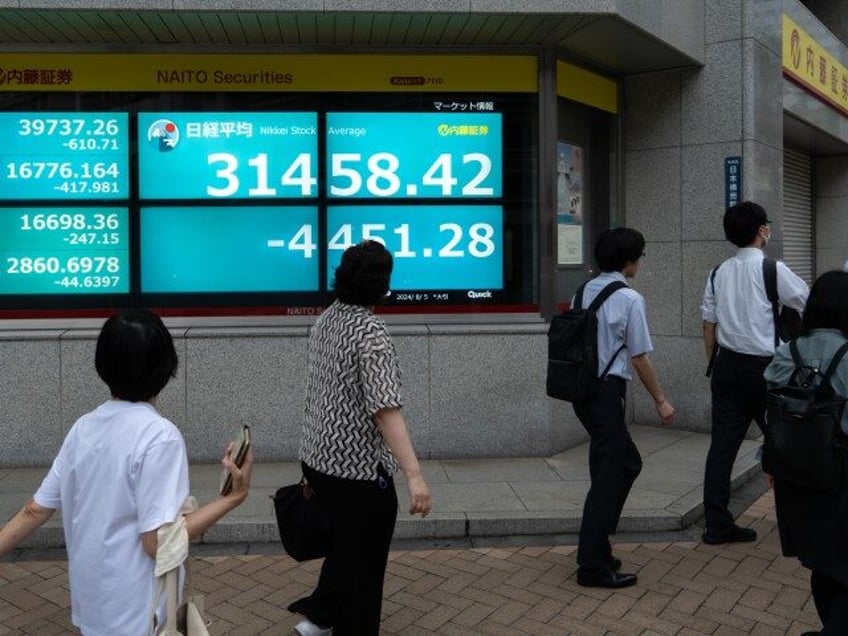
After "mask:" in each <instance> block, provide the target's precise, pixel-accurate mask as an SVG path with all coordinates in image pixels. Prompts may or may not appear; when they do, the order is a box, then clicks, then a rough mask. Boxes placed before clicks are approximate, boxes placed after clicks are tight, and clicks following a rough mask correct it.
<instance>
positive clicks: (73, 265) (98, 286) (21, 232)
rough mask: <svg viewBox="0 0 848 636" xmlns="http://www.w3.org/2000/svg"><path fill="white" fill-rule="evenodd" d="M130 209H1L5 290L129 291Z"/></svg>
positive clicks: (0, 285)
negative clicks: (128, 233)
mask: <svg viewBox="0 0 848 636" xmlns="http://www.w3.org/2000/svg"><path fill="white" fill-rule="evenodd" d="M128 254H129V251H128V240H127V208H118V207H115V208H112V207H109V208H106V207H91V208H89V207H86V208H82V207H66V208H27V207H10V208H0V257H2V268H0V294H116V293H126V292H128V291H129V286H130V285H129V257H128Z"/></svg>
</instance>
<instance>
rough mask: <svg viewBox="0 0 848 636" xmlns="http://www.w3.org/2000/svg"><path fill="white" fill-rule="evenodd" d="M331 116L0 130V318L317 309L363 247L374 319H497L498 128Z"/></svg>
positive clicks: (441, 120)
mask: <svg viewBox="0 0 848 636" xmlns="http://www.w3.org/2000/svg"><path fill="white" fill-rule="evenodd" d="M331 106H332V104H329V105H328V106H325V107H323V108H318V109H314V110H312V109H300V110H291V111H257V110H249V109H242V110H238V109H232V110H225V111H224V110H222V111H203V110H198V109H195V110H186V111H180V110H164V109H159V108H157V109H148V110H143V109H141V110H139V111H133V110H132V109H127V112H64V111H63V112H49V113H45V112H42V113H37V112H4V113H0V130H2V132H3V133H4V138H5V139H6V143H5V144H4V145H2V146H0V164H2V169H0V254H2V259H3V261H2V262H3V268H2V272H0V302H2V303H3V306H4V307H15V306H38V303H37V302H36V303H35V304H33V303H32V302H28V301H27V299H29V300H32V299H38V298H44V297H53V298H54V299H55V297H57V296H58V297H66V299H67V302H65V305H66V306H68V307H74V306H84V305H80V304H79V303H76V302H75V301H74V298H81V297H89V298H93V299H96V298H97V297H102V296H103V295H104V294H109V295H111V296H110V298H111V299H112V300H113V301H114V304H119V305H120V304H130V300H126V301H122V300H121V298H123V297H126V298H127V299H131V301H132V302H137V303H145V304H153V305H156V306H172V307H179V306H186V307H190V306H194V305H204V306H215V305H234V306H248V305H252V304H253V305H267V304H274V303H280V304H285V305H293V306H297V305H301V306H307V305H312V306H314V305H320V304H325V303H326V302H329V299H331V297H332V284H333V274H334V270H335V268H336V267H337V265H338V263H339V261H340V259H341V255H342V253H343V251H344V250H345V249H347V248H348V247H349V246H351V245H354V244H356V243H358V242H359V241H362V240H365V239H371V240H375V241H379V242H381V243H383V244H384V245H385V246H386V247H387V248H388V249H389V251H390V252H391V253H392V256H393V258H394V271H393V276H392V280H391V295H390V296H389V298H388V299H387V304H389V305H405V304H406V305H414V306H418V305H427V304H443V305H462V304H475V303H477V304H480V303H482V304H485V303H487V302H488V303H495V302H503V292H504V289H505V287H506V286H507V284H508V282H507V278H508V272H507V269H508V268H507V263H506V261H507V259H508V258H509V252H510V249H509V246H508V245H507V242H508V237H509V231H508V229H507V219H506V212H505V210H506V207H507V205H508V193H507V189H508V187H507V186H506V181H507V179H506V176H505V172H506V171H505V162H504V153H505V142H504V138H505V134H504V117H503V115H502V113H500V112H458V113H453V112H447V113H446V112H384V111H367V110H362V111H345V110H338V109H333V108H332V107H331ZM513 251H514V250H513ZM4 299H5V300H4ZM62 302H63V301H61V299H60V300H59V301H58V304H57V301H55V300H54V301H53V305H51V306H62ZM92 302H96V300H92ZM91 306H94V305H91Z"/></svg>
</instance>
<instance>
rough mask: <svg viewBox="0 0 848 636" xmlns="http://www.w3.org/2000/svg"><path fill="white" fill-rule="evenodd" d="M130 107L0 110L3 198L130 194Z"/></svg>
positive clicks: (83, 198) (0, 187) (93, 197)
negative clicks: (112, 109)
mask: <svg viewBox="0 0 848 636" xmlns="http://www.w3.org/2000/svg"><path fill="white" fill-rule="evenodd" d="M127 121H128V116H127V114H126V113H59V112H49V113H48V112H41V113H0V134H2V136H3V139H4V141H5V143H4V144H3V146H2V149H0V165H2V170H0V199H4V200H16V201H20V200H34V199H39V200H50V199H57V200H62V201H90V200H104V199H126V198H128V197H129V159H128V157H129V152H128V140H129V135H128V132H127V125H128V124H127Z"/></svg>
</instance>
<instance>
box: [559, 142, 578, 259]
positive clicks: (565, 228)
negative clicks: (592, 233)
mask: <svg viewBox="0 0 848 636" xmlns="http://www.w3.org/2000/svg"><path fill="white" fill-rule="evenodd" d="M557 263H558V264H559V265H582V264H583V148H582V147H580V146H575V145H573V144H569V143H566V142H564V141H560V142H557Z"/></svg>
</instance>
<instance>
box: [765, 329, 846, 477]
mask: <svg viewBox="0 0 848 636" xmlns="http://www.w3.org/2000/svg"><path fill="white" fill-rule="evenodd" d="M789 350H790V351H791V353H792V360H793V361H794V363H795V370H794V371H793V372H792V375H791V376H790V378H789V381H788V382H787V383H786V384H785V385H783V386H777V387H773V388H771V389H769V390H768V398H767V405H768V410H767V411H766V426H765V443H764V444H763V470H764V471H765V472H766V473H768V474H770V475H772V476H774V478H775V479H777V480H779V481H785V482H787V483H790V484H794V485H796V486H802V487H805V488H811V489H814V490H826V491H833V492H837V491H839V490H841V489H842V488H843V485H844V472H845V458H846V455H845V441H846V438H845V436H844V435H843V434H842V428H841V424H842V413H843V411H844V410H845V401H846V400H845V398H844V397H843V396H841V395H838V394H836V393H835V392H834V390H833V387H832V386H831V384H830V378H831V376H833V374H834V372H835V371H836V368H837V367H838V366H839V363H840V361H841V360H842V358H843V357H844V356H845V353H846V352H848V342H846V343H845V344H843V345H842V346H841V347H840V348H839V349H838V350H837V352H836V354H835V355H834V356H833V359H832V360H831V362H830V365H829V366H828V367H827V370H826V371H825V372H824V373H822V372H821V370H820V369H817V368H815V367H811V366H809V365H805V364H804V361H803V360H802V359H801V356H800V354H799V353H798V345H797V341H795V340H793V341H792V342H790V343H789Z"/></svg>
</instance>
